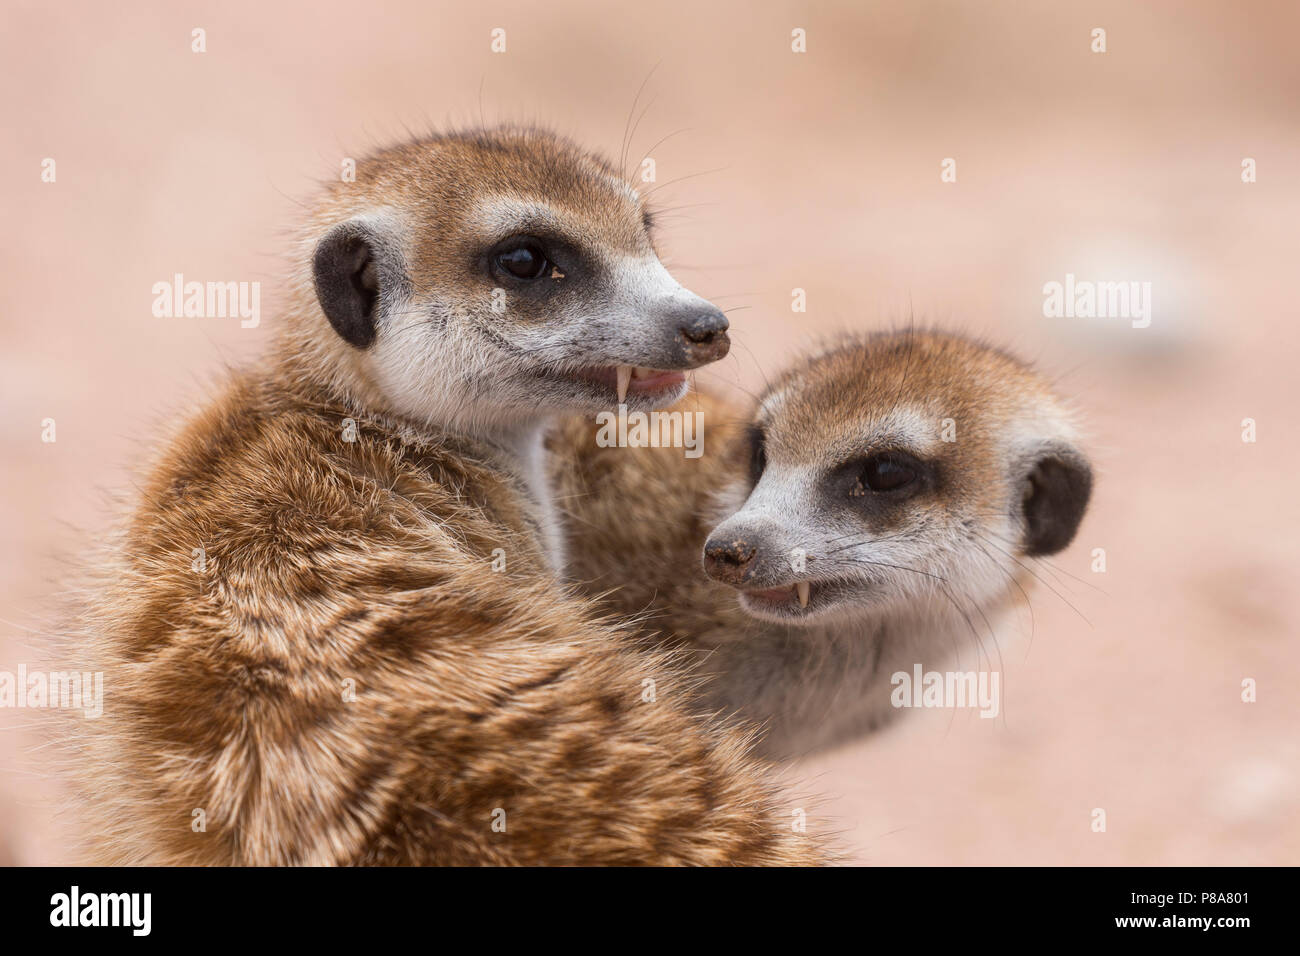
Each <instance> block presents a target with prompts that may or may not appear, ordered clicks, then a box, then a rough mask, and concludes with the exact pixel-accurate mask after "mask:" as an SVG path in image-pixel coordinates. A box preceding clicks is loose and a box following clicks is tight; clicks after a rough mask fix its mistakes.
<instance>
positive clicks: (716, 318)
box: [677, 305, 731, 364]
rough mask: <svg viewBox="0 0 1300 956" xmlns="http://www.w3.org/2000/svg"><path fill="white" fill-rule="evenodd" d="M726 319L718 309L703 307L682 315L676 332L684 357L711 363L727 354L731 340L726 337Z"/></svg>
mask: <svg viewBox="0 0 1300 956" xmlns="http://www.w3.org/2000/svg"><path fill="white" fill-rule="evenodd" d="M728 325H729V323H728V322H727V317H726V316H725V315H723V314H722V311H721V310H720V309H716V308H714V307H713V306H711V305H709V306H705V307H704V308H701V309H695V310H693V311H691V312H689V313H687V314H686V315H683V316H682V317H681V318H680V319H679V321H678V327H677V331H678V334H679V335H680V336H681V340H682V345H683V347H684V348H685V350H686V355H687V357H688V358H689V359H691V360H692V361H694V362H699V363H701V364H703V363H704V362H713V361H716V360H717V359H720V358H722V357H723V356H724V355H726V354H727V350H728V349H730V348H731V339H729V338H728V337H727V327H728Z"/></svg>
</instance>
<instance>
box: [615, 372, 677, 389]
mask: <svg viewBox="0 0 1300 956" xmlns="http://www.w3.org/2000/svg"><path fill="white" fill-rule="evenodd" d="M684 378H686V375H685V373H683V372H659V373H657V374H655V375H647V376H646V377H645V378H633V379H632V381H631V382H630V383H629V387H630V388H633V389H636V388H662V387H663V386H665V385H673V384H676V383H677V382H680V381H681V380H682V379H684Z"/></svg>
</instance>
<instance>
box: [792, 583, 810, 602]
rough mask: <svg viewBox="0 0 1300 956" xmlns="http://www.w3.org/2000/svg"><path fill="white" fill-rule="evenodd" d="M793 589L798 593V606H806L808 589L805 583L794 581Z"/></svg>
mask: <svg viewBox="0 0 1300 956" xmlns="http://www.w3.org/2000/svg"><path fill="white" fill-rule="evenodd" d="M794 589H795V590H796V591H797V592H798V593H799V606H800V607H807V606H808V592H809V590H811V589H810V587H809V585H808V582H807V581H796V582H795V585H794Z"/></svg>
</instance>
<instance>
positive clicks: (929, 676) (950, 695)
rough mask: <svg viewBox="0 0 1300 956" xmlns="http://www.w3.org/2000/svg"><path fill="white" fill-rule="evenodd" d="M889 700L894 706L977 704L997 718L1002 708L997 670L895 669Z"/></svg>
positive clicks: (976, 705)
mask: <svg viewBox="0 0 1300 956" xmlns="http://www.w3.org/2000/svg"><path fill="white" fill-rule="evenodd" d="M889 683H890V684H892V685H893V686H894V689H893V691H891V692H890V695H889V702H890V703H891V704H893V705H894V706H895V707H978V708H979V712H980V716H981V717H996V716H997V715H998V712H999V711H1000V710H1001V708H1002V704H1001V701H1002V694H1001V689H1002V675H1001V673H999V672H998V671H978V672H977V671H927V670H924V669H923V668H922V667H921V665H920V664H916V665H914V666H913V667H912V672H911V673H910V674H909V673H908V672H907V671H895V672H894V674H893V675H891V676H890V678H889Z"/></svg>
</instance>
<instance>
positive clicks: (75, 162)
mask: <svg viewBox="0 0 1300 956" xmlns="http://www.w3.org/2000/svg"><path fill="white" fill-rule="evenodd" d="M150 6H151V7H152V8H153V9H150V8H149V7H150ZM616 6H617V7H622V8H625V9H615V7H616ZM3 17H4V21H5V22H4V28H3V31H2V32H0V79H2V80H3V83H2V84H0V85H2V86H3V88H4V90H5V97H6V101H7V102H6V105H5V109H4V114H3V115H4V117H5V125H6V127H7V130H6V132H5V134H4V144H5V145H4V149H3V151H2V153H0V162H2V163H3V166H2V167H0V174H2V175H0V190H2V191H3V208H4V210H5V213H6V215H5V226H6V227H5V228H4V229H3V230H2V231H0V247H2V250H3V260H4V262H5V264H6V271H5V276H6V281H5V282H4V283H3V285H0V323H3V331H4V348H3V349H2V350H0V394H2V395H3V409H4V414H3V415H2V416H0V429H2V430H3V431H2V432H0V438H2V439H3V448H4V472H3V478H2V479H0V509H3V528H4V536H3V544H2V545H0V567H2V568H3V583H2V585H0V620H2V621H3V624H0V669H7V670H15V669H16V668H17V666H18V664H19V663H22V662H30V661H33V660H36V656H35V653H36V652H35V651H34V649H33V647H34V643H35V641H34V639H33V638H31V637H29V635H28V631H29V630H35V631H41V630H43V629H44V628H46V627H48V626H53V625H52V621H53V616H54V612H55V610H54V609H55V607H56V601H57V593H58V591H59V590H60V589H61V588H64V587H66V586H68V582H66V581H65V580H62V579H61V571H60V564H59V561H58V556H59V555H69V554H71V555H72V556H74V557H75V556H76V555H77V554H78V553H79V552H80V550H81V549H82V548H83V547H84V545H83V543H82V542H84V540H86V539H85V538H84V537H83V535H85V534H91V535H93V534H94V533H95V532H97V531H98V530H99V529H102V528H103V527H104V525H105V523H106V521H107V513H106V510H105V508H104V507H103V504H102V494H101V490H102V489H108V490H113V489H119V490H120V489H121V488H123V487H124V486H125V485H126V482H127V478H126V472H125V470H124V469H125V466H127V465H129V464H130V463H131V462H133V461H135V460H137V459H138V457H139V454H140V442H147V441H148V439H149V436H150V435H151V434H152V433H153V431H154V428H155V423H156V422H158V421H160V420H164V419H166V418H167V417H168V416H170V415H173V414H175V413H176V412H177V411H179V410H181V409H183V408H185V407H187V405H188V404H190V403H193V402H194V401H196V400H200V399H201V398H202V396H203V395H204V393H205V390H206V389H207V388H208V387H209V385H210V382H211V381H212V378H213V376H214V374H215V373H216V372H217V371H218V370H219V368H220V366H221V365H222V363H224V362H227V361H232V362H237V361H239V360H241V359H243V358H245V357H247V356H251V355H253V354H255V353H257V352H258V351H259V350H261V349H262V348H263V347H264V345H265V344H266V341H267V339H268V337H269V336H270V334H271V332H272V330H273V329H274V327H275V325H276V315H275V307H274V299H275V294H276V290H277V288H278V283H279V277H280V276H281V275H282V272H283V268H284V261H283V259H282V258H281V254H282V252H283V250H284V248H285V244H284V241H283V238H282V236H283V232H284V230H285V227H286V226H287V225H288V224H290V223H292V222H293V221H294V218H295V216H296V215H297V214H298V206H297V202H298V200H300V199H301V198H302V197H304V196H306V195H309V194H310V191H311V190H312V188H313V182H314V181H316V180H319V179H324V178H328V177H333V176H337V175H338V170H339V163H340V160H341V159H342V158H343V157H345V156H356V155H358V154H359V153H361V152H363V151H365V150H366V149H367V148H369V147H371V146H372V145H375V144H379V143H384V142H388V141H389V140H391V139H393V138H395V137H400V136H402V135H404V134H403V130H404V129H407V128H411V129H415V130H423V129H426V128H428V127H429V126H430V125H439V124H444V123H446V122H448V121H455V122H459V123H469V122H476V121H477V120H478V119H479V117H480V115H482V116H483V117H484V118H486V119H487V120H488V121H497V120H503V119H514V120H527V121H538V122H542V123H547V124H552V125H554V126H556V127H558V128H560V129H562V130H564V131H567V132H570V133H572V134H573V135H574V136H576V137H578V138H579V139H581V140H582V141H583V142H586V143H589V144H590V145H591V146H593V147H596V148H599V149H602V150H604V151H605V152H606V153H609V154H612V155H615V156H617V154H618V152H619V150H620V146H621V142H622V136H623V130H624V124H625V121H626V120H627V118H628V115H629V110H630V108H631V106H632V101H633V96H634V94H635V92H636V90H637V88H638V87H639V86H640V85H641V83H642V81H643V80H645V79H646V77H647V74H649V73H650V72H651V70H652V68H654V67H655V65H656V64H658V68H657V69H656V70H655V71H654V73H653V76H651V77H650V79H649V82H648V83H647V84H646V88H645V93H644V94H643V95H642V98H641V103H642V104H643V105H646V104H649V109H648V111H647V112H646V114H645V116H644V118H643V119H642V120H641V122H640V126H639V127H638V129H637V131H636V135H635V138H634V142H633V148H632V149H631V154H632V158H633V159H638V158H639V157H640V156H641V155H642V154H643V153H644V152H645V151H646V150H647V149H652V153H653V156H654V158H655V159H656V161H657V164H658V177H659V183H660V184H662V190H661V191H660V192H659V193H657V198H658V199H659V200H660V201H661V204H663V205H665V206H673V207H683V208H678V209H677V211H676V213H674V214H673V215H671V216H668V217H666V229H665V240H666V245H667V250H668V252H669V253H671V258H670V266H671V267H672V268H673V269H674V270H675V271H676V273H677V274H678V275H679V277H680V278H682V279H683V281H685V282H686V283H687V284H689V285H691V286H692V287H693V288H694V289H695V290H696V291H698V292H700V293H702V294H704V295H707V296H711V297H714V298H715V299H716V300H717V301H718V302H719V303H720V304H721V305H723V306H725V307H728V308H732V307H740V306H744V307H745V308H743V309H741V310H738V311H735V312H732V319H733V323H734V329H735V342H736V346H735V347H734V348H733V351H732V356H731V357H730V358H729V359H728V360H727V361H726V362H725V363H723V364H722V365H721V366H719V367H717V369H716V370H715V371H714V372H713V373H711V374H712V377H713V378H714V379H715V380H717V379H723V380H726V381H730V382H735V383H739V384H741V385H744V386H745V387H755V386H757V385H759V384H761V381H762V372H763V371H764V370H766V371H769V372H770V371H772V370H775V369H777V368H779V367H780V366H781V364H782V363H783V362H784V361H785V360H786V359H787V358H788V357H789V356H790V355H792V354H793V353H794V352H796V351H797V350H798V349H800V348H801V347H802V346H803V345H804V344H806V343H807V342H809V341H811V340H812V338H813V337H814V336H815V334H817V333H819V332H821V331H824V330H828V329H833V328H843V327H848V328H854V329H874V328H883V327H887V326H890V325H899V324H903V323H905V322H906V321H907V319H908V317H909V316H911V315H915V316H916V318H917V320H918V321H922V322H933V323H937V324H941V325H943V326H945V327H951V328H956V329H964V330H969V331H973V332H977V333H981V334H985V335H987V336H989V337H991V338H992V339H994V340H995V341H997V342H999V343H1003V344H1006V345H1008V346H1011V347H1013V348H1014V349H1015V350H1016V351H1018V352H1019V353H1021V354H1023V355H1025V356H1026V357H1029V358H1032V359H1035V360H1037V361H1039V362H1040V363H1041V364H1042V366H1043V367H1044V368H1045V369H1047V370H1049V371H1050V372H1051V373H1052V374H1054V375H1059V376H1060V379H1059V383H1060V388H1061V389H1062V390H1063V391H1064V392H1065V393H1066V394H1068V395H1070V396H1072V397H1073V398H1074V399H1076V400H1077V402H1078V404H1079V407H1080V410H1081V411H1082V413H1083V415H1084V417H1085V419H1086V421H1087V423H1088V426H1089V433H1090V436H1091V437H1090V440H1089V448H1090V450H1091V452H1092V454H1093V455H1094V458H1095V461H1096V464H1097V469H1098V474H1099V478H1100V481H1099V484H1098V487H1097V494H1096V498H1095V501H1094V505H1093V507H1092V510H1091V512H1090V514H1089V516H1088V518H1087V520H1086V522H1085V524H1084V527H1083V530H1082V533H1081V535H1080V537H1079V540H1078V541H1077V542H1076V544H1075V545H1074V547H1072V548H1071V549H1070V550H1069V551H1068V552H1066V553H1064V554H1063V555H1060V556H1059V557H1058V558H1057V559H1055V560H1054V565H1055V567H1056V568H1058V569H1059V574H1058V576H1057V577H1055V578H1053V577H1052V576H1050V574H1047V573H1045V575H1044V576H1045V577H1046V578H1047V580H1048V581H1049V582H1051V583H1052V584H1053V586H1054V587H1055V588H1056V589H1057V590H1058V591H1060V592H1061V594H1062V595H1063V597H1064V599H1068V601H1069V602H1070V604H1072V605H1073V606H1074V607H1075V608H1077V613H1076V611H1075V610H1072V609H1071V607H1070V606H1068V605H1067V603H1066V600H1063V598H1062V597H1057V596H1055V595H1053V594H1052V593H1050V592H1049V591H1048V590H1047V589H1046V588H1044V587H1042V586H1040V587H1039V588H1038V589H1037V590H1036V591H1035V592H1034V594H1033V613H1034V619H1035V633H1034V636H1033V640H1032V643H1031V642H1030V641H1029V639H1028V634H1027V631H1028V617H1027V616H1024V615H1022V616H1021V618H1020V620H1019V626H1018V627H1011V628H1010V629H1009V630H1008V632H1007V633H1005V634H1004V635H1003V636H1002V637H1001V638H1000V641H999V646H1000V647H1001V649H1002V652H1003V657H1004V658H1005V662H1006V668H1007V678H1006V680H1007V687H1006V707H1005V715H1004V718H999V719H998V720H995V721H992V720H980V719H979V718H977V717H974V716H973V715H972V714H970V713H967V712H963V713H958V714H956V715H953V714H951V713H933V712H932V713H928V714H922V715H913V716H912V717H911V719H909V720H906V721H904V722H903V724H902V725H900V726H899V727H897V728H896V729H894V730H891V731H889V732H887V733H884V734H881V735H879V736H878V737H876V738H874V739H871V740H870V741H868V742H865V743H862V744H860V745H858V746H854V747H850V748H847V749H844V750H842V751H840V752H837V753H834V754H831V755H828V756H825V757H823V758H821V759H818V760H815V761H810V762H808V763H807V764H806V765H804V766H801V767H799V768H798V774H799V775H800V776H801V778H802V779H803V781H804V786H805V789H806V790H808V791H810V792H818V793H824V794H828V795H829V799H828V800H827V801H826V804H825V806H824V807H823V809H822V810H821V811H820V812H821V813H824V814H829V815H830V816H831V817H832V818H833V823H834V825H835V826H836V827H837V828H838V829H840V830H841V831H843V833H844V837H845V839H846V840H847V842H848V843H849V845H850V847H851V849H852V851H853V853H854V855H855V858H856V859H858V860H860V861H866V862H872V863H956V864H970V863H1085V864H1103V863H1119V864H1136V863H1175V864H1182V863H1224V864H1226V863H1297V862H1300V811H1298V810H1297V803H1298V794H1300V740H1298V738H1297V727H1298V725H1300V720H1298V716H1300V705H1298V703H1297V687H1300V652H1298V651H1297V648H1296V645H1295V638H1296V631H1297V618H1298V615H1297V612H1296V609H1295V603H1296V595H1295V574H1296V568H1297V550H1298V547H1300V545H1298V544H1297V510H1298V509H1297V504H1296V492H1297V488H1296V482H1295V479H1294V473H1295V470H1296V466H1297V464H1298V463H1300V446H1297V442H1296V437H1297V436H1296V428H1295V424H1294V422H1295V415H1296V409H1295V402H1296V398H1297V385H1296V382H1297V371H1296V369H1297V359H1300V354H1297V353H1298V350H1297V332H1296V325H1297V320H1298V319H1300V316H1297V311H1298V310H1297V306H1296V291H1295V283H1296V278H1295V277H1296V275H1297V267H1296V261H1297V257H1298V255H1297V254H1298V253H1300V249H1297V242H1296V239H1295V236H1296V223H1297V219H1298V218H1300V189H1298V188H1297V182H1296V175H1297V171H1298V170H1300V128H1298V124H1297V118H1298V115H1300V114H1298V113H1297V103H1300V60H1298V59H1297V57H1296V55H1295V52H1294V43H1295V40H1294V38H1295V36H1296V35H1297V34H1298V33H1300V15H1298V14H1297V12H1296V7H1295V5H1294V4H1291V3H1286V2H1278V3H1272V4H1268V3H1244V4H1229V3H1223V2H1220V3H1192V2H1186V0H1179V2H1172V0H1171V2H1167V3H1145V4H1135V3H1131V2H1128V0H1121V2H1110V3H1107V2H1100V3H1098V2H1088V3H1071V2H1051V3H1023V2H1014V3H1013V2H1008V3H997V2H978V3H977V2H967V3H955V2H953V3H935V2H912V3H891V4H866V3H853V2H848V0H845V2H843V3H838V4H835V3H828V2H823V3H813V2H807V3H754V2H730V3H700V2H698V0H691V2H655V3H648V4H641V5H615V4H610V3H608V2H590V3H578V2H561V0H552V2H549V3H537V2H531V0H530V2H502V3H491V4H483V3H474V4H469V3H465V4H456V5H452V4H444V3H430V2H415V0H412V2H406V3H390V4H383V3H378V4H369V3H367V4H361V5H358V4H355V3H347V4H344V3H320V4H311V5H306V4H303V5H298V4H294V5H288V4H285V5H283V6H281V5H279V4H274V3H268V2H258V3H234V4H221V5H219V6H218V5H213V4H199V3H161V2H159V3H155V4H152V5H148V6H146V5H123V4H99V3H82V4H69V3H58V4H52V3H49V2H41V3H14V2H13V0H10V2H8V3H7V4H6V6H5V12H4V14H3ZM497 26H502V27H505V28H506V29H507V31H508V33H507V36H508V52H507V53H505V54H504V55H493V54H491V53H490V52H489V31H490V30H491V28H493V27H497ZM796 26H798V27H803V28H805V29H806V30H807V31H808V52H807V53H806V54H803V55H795V54H793V53H791V52H790V31H791V29H792V28H794V27H796ZM1099 26H1100V27H1104V28H1105V29H1106V30H1107V32H1108V45H1109V52H1107V53H1105V54H1104V55H1096V54H1093V53H1091V52H1090V51H1089V42H1090V41H1089V34H1090V31H1091V29H1092V28H1093V27H1099ZM194 27H203V28H205V29H206V30H207V47H208V51H207V52H206V53H205V54H202V55H196V54H193V53H191V52H190V31H191V29H192V28H194ZM671 133H676V135H674V136H672V137H671V138H670V139H668V140H667V141H666V142H664V143H662V144H661V145H659V146H655V145H654V144H655V143H656V141H658V140H660V139H661V138H663V137H665V136H668V135H669V134H671ZM45 157H53V158H54V159H55V160H56V161H57V164H58V165H57V170H58V181H57V183H55V184H44V183H42V182H41V181H40V164H41V160H42V159H43V158H45ZM944 157H954V158H955V159H956V160H957V168H958V182H957V183H955V184H944V183H941V182H940V180H939V164H940V161H941V160H942V159H943V158H944ZM1243 157H1253V158H1255V159H1256V160H1257V161H1258V170H1259V173H1258V174H1259V182H1257V183H1255V184H1253V185H1244V184H1243V183H1242V182H1241V180H1240V167H1241V161H1242V158H1243ZM682 177H690V178H686V179H682V181H681V182H678V183H676V184H672V185H669V184H668V181H669V180H678V179H680V178H682ZM175 272H183V273H185V274H186V276H188V277H190V278H193V279H199V280H209V279H214V280H222V281H232V280H233V281H240V280H247V281H251V280H257V281H261V282H262V283H263V321H262V325H261V327H259V328H257V329H251V330H244V329H241V328H240V327H239V324H238V321H237V320H233V319H228V320H220V319H210V320H194V319H190V320H185V319H173V320H169V319H156V318H154V317H153V316H152V315H151V312H150V303H151V300H152V295H151V292H150V287H151V286H152V284H153V283H154V282H156V281H158V280H162V279H167V278H169V277H170V276H171V275H172V274H173V273H175ZM1067 272H1073V273H1075V274H1076V275H1078V276H1079V277H1080V278H1093V279H1115V280H1122V279H1137V280H1145V281H1151V282H1153V283H1154V319H1153V323H1152V326H1151V328H1149V329H1145V330H1135V329H1132V328H1130V327H1129V325H1128V323H1127V322H1125V321H1123V320H1114V319H1112V320H1067V319H1045V318H1044V317H1043V316H1042V312H1041V304H1042V293H1041V288H1042V285H1043V283H1045V282H1047V281H1050V280H1053V279H1056V280H1060V279H1063V277H1064V275H1065V273H1067ZM794 287H801V288H804V289H806V290H807V294H808V303H809V306H808V313H807V314H806V315H793V314H792V313H791V311H790V307H789V302H790V290H791V289H792V288H794ZM46 417H53V418H55V419H56V421H57V427H58V441H57V443H55V444H43V443H42V442H41V440H40V431H41V426H40V422H41V420H42V419H43V418H46ZM1246 417H1251V418H1254V419H1256V420H1257V422H1258V433H1259V441H1258V443H1257V444H1253V445H1249V444H1243V443H1242V441H1241V438H1240V428H1241V420H1242V419H1243V418H1246ZM1095 547H1104V548H1105V549H1106V551H1107V554H1108V562H1109V570H1108V572H1107V573H1106V574H1093V573H1092V572H1091V571H1090V570H1089V564H1090V557H1089V555H1090V552H1091V549H1093V548H1095ZM1085 618H1086V621H1085ZM1087 622H1090V623H1087ZM1017 631H1019V632H1020V635H1019V636H1017V633H1016V632H1017ZM1245 677H1252V678H1255V679H1256V680H1257V681H1258V684H1259V701H1258V703H1255V704H1249V705H1248V704H1244V703H1242V702H1241V701H1240V699H1239V698H1240V684H1241V681H1242V679H1243V678H1245ZM29 723H30V715H29V714H25V713H22V712H13V711H9V712H5V711H0V774H2V777H0V859H9V860H13V861H17V862H24V863H45V862H56V861H61V860H65V859H67V855H68V848H69V846H70V840H69V838H68V834H67V833H66V832H64V831H63V830H61V829H60V828H59V826H57V825H56V824H55V822H54V821H53V820H52V818H51V814H50V806H51V803H52V800H53V798H54V795H55V790H56V788H55V786H54V784H53V782H52V781H51V780H49V779H48V777H47V775H46V773H45V767H44V764H43V760H42V754H41V753H40V751H38V750H35V749H33V747H34V738H33V736H32V734H31V732H30V729H29V726H28V725H29ZM1094 807H1101V808H1104V809H1105V810H1106V811H1107V813H1108V822H1109V827H1108V831H1107V832H1106V833H1104V834H1097V833H1093V832H1091V831H1090V828H1089V822H1090V817H1089V814H1090V812H1091V810H1092V809H1093V808H1094Z"/></svg>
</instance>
